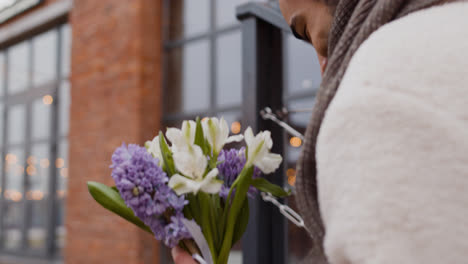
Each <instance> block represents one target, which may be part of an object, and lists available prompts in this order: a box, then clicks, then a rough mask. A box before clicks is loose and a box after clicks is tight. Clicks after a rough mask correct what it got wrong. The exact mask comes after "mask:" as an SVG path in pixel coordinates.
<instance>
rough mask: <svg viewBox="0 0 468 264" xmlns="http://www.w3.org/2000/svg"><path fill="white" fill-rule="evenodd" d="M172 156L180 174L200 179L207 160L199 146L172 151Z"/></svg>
mask: <svg viewBox="0 0 468 264" xmlns="http://www.w3.org/2000/svg"><path fill="white" fill-rule="evenodd" d="M173 158H174V164H175V167H176V169H177V170H178V171H180V172H181V173H182V174H184V175H185V176H187V177H190V178H193V179H202V177H203V174H204V173H205V169H206V166H207V164H208V160H207V158H206V156H205V155H204V154H203V151H202V149H201V148H200V147H199V146H197V145H193V146H191V147H190V148H189V149H186V150H183V151H179V150H177V151H174V153H173Z"/></svg>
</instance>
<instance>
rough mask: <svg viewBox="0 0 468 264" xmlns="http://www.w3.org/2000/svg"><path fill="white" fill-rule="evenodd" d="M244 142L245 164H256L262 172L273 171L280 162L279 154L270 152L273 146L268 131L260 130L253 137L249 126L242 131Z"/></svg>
mask: <svg viewBox="0 0 468 264" xmlns="http://www.w3.org/2000/svg"><path fill="white" fill-rule="evenodd" d="M244 137H245V142H246V144H247V147H248V160H247V164H246V166H252V165H255V166H257V167H258V168H259V169H260V170H261V171H262V172H263V173H265V174H269V173H272V172H274V171H275V170H276V169H277V168H278V167H279V165H280V164H281V161H282V158H281V155H279V154H273V153H270V150H271V148H272V147H273V140H272V139H271V133H270V131H262V132H260V133H258V134H257V135H256V136H255V137H254V135H253V133H252V129H251V128H250V127H249V128H247V130H246V131H245V133H244Z"/></svg>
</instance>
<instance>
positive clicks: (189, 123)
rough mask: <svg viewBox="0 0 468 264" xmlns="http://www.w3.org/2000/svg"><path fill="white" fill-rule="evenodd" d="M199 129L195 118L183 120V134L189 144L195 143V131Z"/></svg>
mask: <svg viewBox="0 0 468 264" xmlns="http://www.w3.org/2000/svg"><path fill="white" fill-rule="evenodd" d="M196 131H197V123H196V122H195V121H193V120H186V121H184V122H182V134H183V136H184V139H185V143H186V144H187V145H193V144H194V142H195V133H196Z"/></svg>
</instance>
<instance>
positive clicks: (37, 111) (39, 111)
mask: <svg viewBox="0 0 468 264" xmlns="http://www.w3.org/2000/svg"><path fill="white" fill-rule="evenodd" d="M50 98H52V97H51V96H50V95H46V96H44V97H43V98H39V99H37V100H35V101H34V102H33V103H32V138H33V139H44V138H49V137H50V129H51V124H50V121H51V111H52V100H53V99H50Z"/></svg>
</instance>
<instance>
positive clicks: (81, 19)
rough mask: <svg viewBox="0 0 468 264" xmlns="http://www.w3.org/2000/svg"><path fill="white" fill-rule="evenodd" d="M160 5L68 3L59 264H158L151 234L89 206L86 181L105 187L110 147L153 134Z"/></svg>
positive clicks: (145, 0)
mask: <svg viewBox="0 0 468 264" xmlns="http://www.w3.org/2000/svg"><path fill="white" fill-rule="evenodd" d="M161 2H162V0H151V1H149V0H132V1H124V0H119V1H116V0H99V1H96V0H79V1H74V8H73V11H72V13H71V16H70V19H71V25H72V31H73V35H72V36H73V39H72V43H73V44H72V77H71V82H72V92H71V98H72V104H71V117H70V118H71V121H70V122H71V125H70V170H69V173H70V177H69V186H68V190H69V195H68V200H67V208H66V210H67V214H66V228H67V242H66V249H65V262H66V263H67V264H73V263H79V264H84V263H86V264H93V263H96V264H97V263H99V264H101V263H112V264H119V263H122V264H134V263H135V264H136V263H138V264H139V263H158V256H157V255H158V250H157V249H158V247H157V243H156V242H155V241H154V239H153V237H152V236H151V235H149V234H147V233H144V232H143V231H140V230H139V229H138V228H137V227H134V226H133V225H131V224H129V223H127V222H125V221H124V220H122V219H121V218H119V217H117V216H115V215H113V214H112V213H109V212H108V211H106V210H105V209H103V208H101V207H100V206H99V205H97V204H96V203H95V202H94V200H92V198H91V196H90V195H89V194H88V190H87V187H86V181H89V180H94V181H99V182H103V183H106V184H112V182H113V181H112V179H111V177H110V169H109V165H110V162H111V161H110V159H111V154H112V152H113V151H114V149H115V148H116V147H117V146H119V145H120V144H122V142H126V143H139V144H142V143H144V141H145V140H146V139H150V138H151V137H152V136H154V135H155V134H156V131H157V130H159V125H160V120H161V109H162V107H160V105H161V104H160V101H161V94H162V92H161V80H160V79H161V74H160V71H161V61H162V60H161V14H162V12H161V8H162V4H161Z"/></svg>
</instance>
